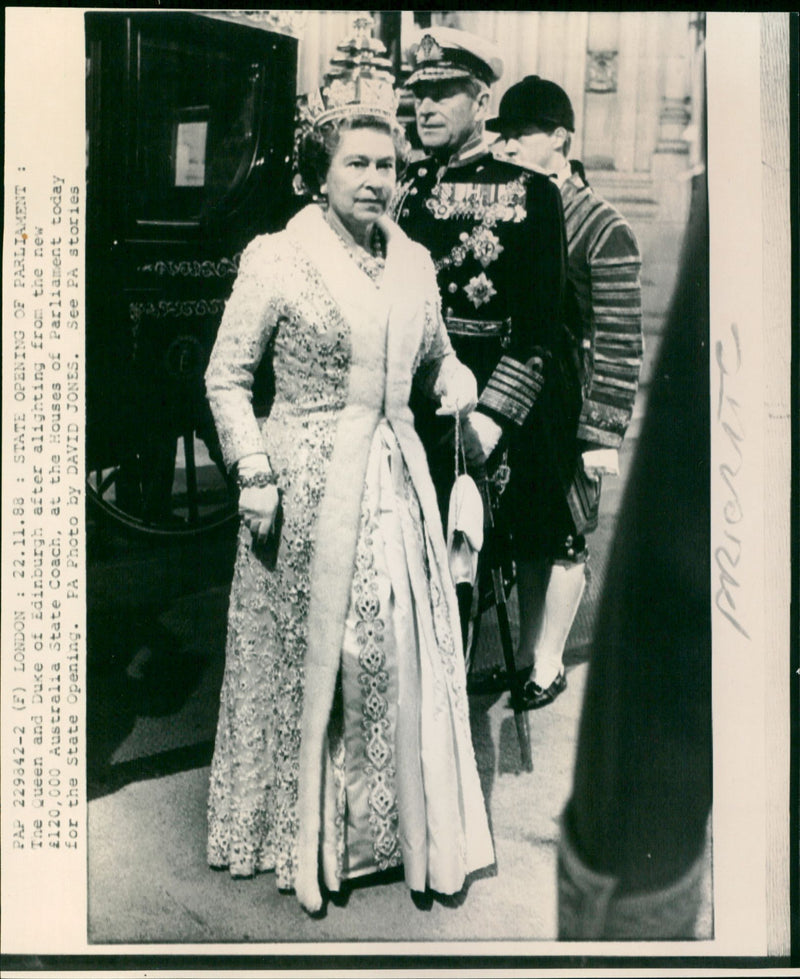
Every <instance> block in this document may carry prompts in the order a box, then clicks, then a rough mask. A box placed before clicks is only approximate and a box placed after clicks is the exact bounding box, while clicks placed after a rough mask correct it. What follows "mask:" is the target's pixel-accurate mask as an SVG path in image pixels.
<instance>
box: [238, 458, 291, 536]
mask: <svg viewBox="0 0 800 979" xmlns="http://www.w3.org/2000/svg"><path fill="white" fill-rule="evenodd" d="M237 468H238V475H239V478H240V479H244V480H247V479H248V478H249V477H252V476H256V475H257V474H258V473H268V472H270V464H269V459H268V458H267V456H266V455H265V454H262V453H258V454H254V455H249V456H245V457H244V458H242V459H240V460H239V462H238V463H237ZM279 502H280V495H279V493H278V487H277V486H245V487H243V488H242V489H240V490H239V513H240V514H241V517H242V520H243V522H244V523H245V524H246V526H247V528H248V529H249V530H250V533H251V534H252V535H253V541H254V543H256V542H257V543H260V542H263V541H265V540H266V539H267V537H268V536H269V532H270V530H271V529H272V523H273V521H274V519H275V514H276V512H277V510H278V503H279Z"/></svg>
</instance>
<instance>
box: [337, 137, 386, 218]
mask: <svg viewBox="0 0 800 979" xmlns="http://www.w3.org/2000/svg"><path fill="white" fill-rule="evenodd" d="M395 159H396V158H395V148H394V143H393V141H392V137H391V136H390V135H389V134H388V133H382V132H380V131H379V130H377V129H347V130H345V131H344V132H343V133H342V134H341V137H340V139H339V145H338V146H337V147H336V152H335V153H334V154H333V158H332V159H331V163H330V166H329V167H328V175H327V178H326V181H325V184H323V187H322V191H323V193H327V195H328V204H329V205H330V207H331V208H333V210H334V211H335V212H336V214H337V215H338V217H339V218H340V220H341V221H342V223H343V224H344V225H345V226H346V227H349V228H358V227H364V226H367V225H371V224H373V223H374V222H375V221H376V220H377V219H378V218H379V217H381V215H383V214H384V213H385V212H386V208H387V207H388V206H389V201H390V199H391V196H392V193H393V192H394V188H395V183H396V179H397V174H396V163H395Z"/></svg>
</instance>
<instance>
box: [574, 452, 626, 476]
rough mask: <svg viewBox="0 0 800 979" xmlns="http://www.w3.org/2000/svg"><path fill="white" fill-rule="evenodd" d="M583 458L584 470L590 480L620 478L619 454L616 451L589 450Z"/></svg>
mask: <svg viewBox="0 0 800 979" xmlns="http://www.w3.org/2000/svg"><path fill="white" fill-rule="evenodd" d="M581 458H582V460H583V470H584V472H585V473H586V475H587V476H588V477H589V478H590V479H599V478H600V476H619V452H617V450H616V449H587V451H586V452H584V453H582V455H581Z"/></svg>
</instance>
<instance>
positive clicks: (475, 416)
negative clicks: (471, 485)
mask: <svg viewBox="0 0 800 979" xmlns="http://www.w3.org/2000/svg"><path fill="white" fill-rule="evenodd" d="M502 434H503V429H502V428H501V427H500V426H499V425H498V424H497V422H496V421H495V420H494V419H493V418H490V417H489V416H488V415H484V413H483V412H482V411H473V412H472V413H471V414H469V415H468V416H467V417H466V418H465V419H464V421H463V422H462V424H461V435H462V438H463V440H464V454H465V455H466V457H467V462H468V463H469V465H470V466H474V467H479V466H485V465H486V460H487V459H488V458H489V456H490V455H491V454H492V452H494V450H495V448H496V447H497V443H498V442H499V441H500V437H501V436H502Z"/></svg>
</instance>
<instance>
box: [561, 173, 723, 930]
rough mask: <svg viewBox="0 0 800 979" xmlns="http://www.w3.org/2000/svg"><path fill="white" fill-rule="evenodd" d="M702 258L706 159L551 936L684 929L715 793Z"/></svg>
mask: <svg viewBox="0 0 800 979" xmlns="http://www.w3.org/2000/svg"><path fill="white" fill-rule="evenodd" d="M708 266H709V254H708V209H707V186H706V176H705V174H704V173H703V174H702V175H700V176H697V177H695V178H694V183H693V188H692V202H691V212H690V218H689V225H688V229H687V234H686V240H685V244H684V248H683V254H682V256H681V265H680V273H679V277H678V282H677V286H676V291H675V295H674V297H673V301H672V306H671V310H670V314H669V317H668V320H667V325H666V330H665V335H664V340H663V347H662V350H661V353H660V357H659V361H658V367H657V370H656V373H655V377H654V381H653V385H652V388H651V394H650V401H649V405H648V409H647V414H646V417H645V421H644V425H643V430H642V434H641V437H640V444H639V449H638V453H637V455H636V458H635V461H634V467H633V470H632V473H631V477H630V481H629V484H628V487H627V491H626V494H625V498H624V501H623V505H622V508H621V511H620V517H619V523H618V530H617V538H616V541H615V544H614V548H613V551H612V554H611V560H610V564H609V572H608V577H607V582H606V587H605V591H604V593H603V597H602V600H601V606H600V611H599V615H598V619H597V625H596V632H595V641H594V649H593V653H592V661H591V666H590V669H589V676H588V680H587V688H586V696H585V701H584V705H583V713H582V716H581V726H580V734H579V740H578V751H577V759H576V767H575V776H574V785H573V791H572V797H571V799H570V801H569V803H568V805H567V808H566V810H565V813H564V819H563V824H562V836H561V842H560V851H559V937H560V938H562V939H592V938H605V939H626V938H627V939H669V938H692V937H694V926H695V920H696V916H697V911H698V908H699V904H700V899H701V894H702V892H701V885H702V879H703V870H704V859H703V857H704V849H705V843H706V832H707V823H708V817H709V813H710V810H711V797H712V757H711V747H712V726H711V601H710V512H709V511H710V504H709V482H710V433H709V427H710V405H709V398H710V391H709V296H708Z"/></svg>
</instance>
